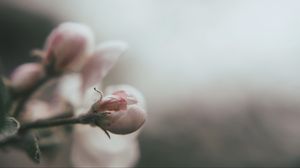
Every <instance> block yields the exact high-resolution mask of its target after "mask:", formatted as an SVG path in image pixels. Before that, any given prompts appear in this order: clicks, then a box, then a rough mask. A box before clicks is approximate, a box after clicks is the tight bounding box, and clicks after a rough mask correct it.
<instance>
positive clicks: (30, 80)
mask: <svg viewBox="0 0 300 168" xmlns="http://www.w3.org/2000/svg"><path fill="white" fill-rule="evenodd" d="M44 75H45V71H44V68H43V66H42V65H41V64H38V63H25V64H22V65H20V66H19V67H17V68H16V69H15V70H14V72H13V73H12V75H11V86H12V88H13V89H14V90H15V91H17V92H20V91H24V90H27V89H30V88H31V87H33V86H34V85H35V84H36V83H37V82H38V81H39V80H40V79H41V78H43V77H44Z"/></svg>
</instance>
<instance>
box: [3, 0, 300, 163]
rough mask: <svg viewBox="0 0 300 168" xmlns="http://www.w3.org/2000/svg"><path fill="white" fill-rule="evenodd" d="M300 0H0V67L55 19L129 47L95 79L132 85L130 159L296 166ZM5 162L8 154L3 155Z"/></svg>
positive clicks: (18, 59)
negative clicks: (134, 133) (139, 125)
mask: <svg viewBox="0 0 300 168" xmlns="http://www.w3.org/2000/svg"><path fill="white" fill-rule="evenodd" d="M299 6H300V2H299V1H296V0H295V1H276V0H275V1H271V0H269V1H238V0H235V1H233V0H228V1H207V0H204V1H198V0H189V1H183V0H164V1H153V0H143V1H138V0H129V1H121V0H114V1H109V0H102V1H97V0H90V1H80V0H65V1H61V0H51V1H39V0H27V1H20V0H2V1H1V2H0V58H1V61H0V64H1V66H0V71H1V72H2V73H4V74H6V75H9V74H10V73H11V71H12V70H13V68H14V67H16V66H17V65H19V64H21V63H23V62H25V61H30V60H32V59H33V58H31V57H30V56H29V55H30V54H29V53H30V51H31V50H32V49H33V48H42V47H43V45H44V40H45V39H46V37H47V35H48V34H49V33H50V31H51V30H52V29H53V28H54V27H55V26H57V25H58V24H59V23H61V22H64V21H76V22H82V23H85V24H87V25H89V26H90V27H91V28H92V29H93V30H94V31H95V33H96V37H97V41H98V42H104V41H107V40H122V41H126V42H128V44H129V46H130V48H129V51H128V52H127V53H126V54H125V55H124V56H123V57H122V58H120V60H119V62H118V63H117V65H116V66H115V67H114V69H113V70H112V71H111V72H110V73H109V75H108V76H107V77H106V79H105V81H104V84H105V85H110V84H119V83H127V84H131V85H133V86H135V87H137V88H138V89H139V90H141V91H142V92H143V93H144V95H145V97H146V100H147V109H148V113H149V117H148V120H147V122H146V125H145V127H144V129H143V131H142V133H141V135H140V137H139V140H140V148H141V156H140V160H139V162H138V164H137V166H140V167H145V166H174V167H175V166H180V167H181V166H268V167H269V166H289V167H292V166H295V167H298V166H300V122H299V121H300V93H299V88H300V78H299V75H300V57H299V56H300V49H299V44H300V40H299V39H300V19H299V17H300V11H299ZM2 162H3V165H5V164H7V162H8V161H7V160H6V161H3V160H2Z"/></svg>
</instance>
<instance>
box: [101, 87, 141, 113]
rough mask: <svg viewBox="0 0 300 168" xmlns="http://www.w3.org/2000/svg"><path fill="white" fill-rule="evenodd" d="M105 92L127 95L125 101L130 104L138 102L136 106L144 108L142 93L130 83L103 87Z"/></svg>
mask: <svg viewBox="0 0 300 168" xmlns="http://www.w3.org/2000/svg"><path fill="white" fill-rule="evenodd" d="M105 93H106V94H107V95H109V94H118V95H120V94H126V95H127V101H128V102H127V103H128V105H130V104H138V106H140V107H142V108H144V109H145V106H146V105H145V98H144V96H143V94H142V93H141V92H140V91H138V90H137V89H136V88H134V87H132V86H130V85H112V86H108V87H107V88H106V89H105Z"/></svg>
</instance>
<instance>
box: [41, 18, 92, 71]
mask: <svg viewBox="0 0 300 168" xmlns="http://www.w3.org/2000/svg"><path fill="white" fill-rule="evenodd" d="M93 47H94V35H93V32H92V31H91V29H90V28H89V27H87V26H86V25H82V24H78V23H71V22H68V23H63V24H61V25H59V26H58V27H57V28H55V29H54V30H53V31H52V32H51V34H50V35H49V36H48V38H47V42H46V56H45V62H46V64H49V63H52V62H53V61H54V64H55V66H54V68H55V70H57V71H66V70H71V71H76V70H79V69H81V68H82V66H83V65H84V63H85V61H84V60H85V56H89V55H90V52H91V50H92V49H93Z"/></svg>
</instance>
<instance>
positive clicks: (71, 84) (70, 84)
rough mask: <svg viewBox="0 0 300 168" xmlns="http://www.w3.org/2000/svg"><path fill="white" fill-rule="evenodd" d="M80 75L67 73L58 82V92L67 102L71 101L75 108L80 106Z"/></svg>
mask: <svg viewBox="0 0 300 168" xmlns="http://www.w3.org/2000/svg"><path fill="white" fill-rule="evenodd" d="M81 80H82V79H81V77H80V75H79V74H69V75H66V76H64V77H63V78H62V79H61V81H60V84H59V92H60V94H61V95H62V97H63V98H65V99H66V100H67V101H68V102H69V103H71V104H72V105H73V106H74V107H75V108H78V107H80V106H81V101H82V93H81V91H80V87H81V82H82V81H81Z"/></svg>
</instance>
